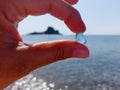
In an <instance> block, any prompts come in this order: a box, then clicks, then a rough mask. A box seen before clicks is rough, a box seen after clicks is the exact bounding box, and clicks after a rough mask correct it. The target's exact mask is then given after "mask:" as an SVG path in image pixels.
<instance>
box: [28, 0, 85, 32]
mask: <svg viewBox="0 0 120 90" xmlns="http://www.w3.org/2000/svg"><path fill="white" fill-rule="evenodd" d="M30 1H31V2H29V3H28V4H27V8H26V9H27V12H28V14H32V15H40V14H45V13H50V14H51V15H53V16H55V17H56V18H59V19H61V20H63V21H64V22H65V24H66V25H67V26H68V28H69V29H70V30H71V31H73V32H75V33H80V32H84V31H85V29H86V28H85V24H84V22H83V21H82V19H81V16H80V14H79V12H78V11H77V10H76V9H75V8H73V7H72V6H71V5H70V4H68V3H66V2H65V1H63V0H48V1H47V2H46V0H34V2H33V1H32V0H30ZM66 1H67V2H68V1H72V0H66ZM38 9H39V10H38Z"/></svg>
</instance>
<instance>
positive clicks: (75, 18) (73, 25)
mask: <svg viewBox="0 0 120 90" xmlns="http://www.w3.org/2000/svg"><path fill="white" fill-rule="evenodd" d="M64 22H65V24H66V25H67V26H68V28H69V29H70V30H71V31H72V32H74V33H83V32H85V30H86V26H85V24H84V22H83V20H82V19H81V16H80V14H79V12H78V11H77V10H75V11H74V12H73V13H72V14H71V15H70V16H69V17H68V18H67V19H66V20H65V21H64Z"/></svg>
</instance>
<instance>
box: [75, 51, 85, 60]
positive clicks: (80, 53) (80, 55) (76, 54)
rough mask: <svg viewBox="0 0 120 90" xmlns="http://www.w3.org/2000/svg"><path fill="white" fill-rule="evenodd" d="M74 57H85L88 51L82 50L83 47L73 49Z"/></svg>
mask: <svg viewBox="0 0 120 90" xmlns="http://www.w3.org/2000/svg"><path fill="white" fill-rule="evenodd" d="M73 57H78V58H85V57H86V51H85V50H81V49H75V50H74V51H73Z"/></svg>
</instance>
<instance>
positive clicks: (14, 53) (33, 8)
mask: <svg viewBox="0 0 120 90" xmlns="http://www.w3.org/2000/svg"><path fill="white" fill-rule="evenodd" d="M75 3H77V0H66V1H63V0H0V90H2V89H4V88H5V87H7V86H8V85H9V84H11V83H13V82H14V81H16V80H18V79H20V78H21V77H23V76H25V75H27V74H29V73H30V72H31V71H33V70H35V69H37V68H38V67H42V66H45V65H48V64H50V63H53V62H56V61H59V60H64V59H66V58H71V57H77V58H86V57H88V56H89V50H88V48H87V47H86V46H84V45H82V44H80V43H77V42H75V41H72V40H59V41H52V42H43V43H36V44H26V43H24V42H23V41H22V39H21V37H20V35H19V33H18V31H17V27H18V23H19V22H20V21H21V20H23V19H24V18H25V17H26V16H28V15H43V14H46V13H49V14H51V15H52V16H54V17H56V18H58V19H60V20H63V21H64V22H65V24H66V25H67V26H68V28H69V29H70V30H71V31H73V32H74V33H80V32H84V31H85V25H84V23H83V21H82V19H81V17H80V14H79V13H78V11H77V10H76V9H74V8H73V7H72V4H75Z"/></svg>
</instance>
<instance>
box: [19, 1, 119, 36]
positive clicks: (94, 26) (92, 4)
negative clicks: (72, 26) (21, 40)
mask: <svg viewBox="0 0 120 90" xmlns="http://www.w3.org/2000/svg"><path fill="white" fill-rule="evenodd" d="M73 7H74V8H76V9H77V10H78V11H79V12H80V14H81V17H82V19H83V21H84V23H85V25H86V27H87V29H86V31H85V34H86V35H120V0H79V2H78V3H77V4H76V5H74V6H73ZM48 26H52V27H53V28H54V29H55V30H59V31H60V33H62V34H65V35H71V34H74V33H73V32H71V31H70V30H69V29H68V27H67V26H66V25H65V24H64V22H63V21H60V20H59V19H57V18H55V17H53V16H51V15H49V14H46V15H42V16H28V17H27V18H25V19H24V20H23V21H21V22H20V23H19V27H18V31H19V33H20V34H22V35H23V34H27V33H30V32H34V31H37V32H42V31H45V30H46V29H47V28H48Z"/></svg>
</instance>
